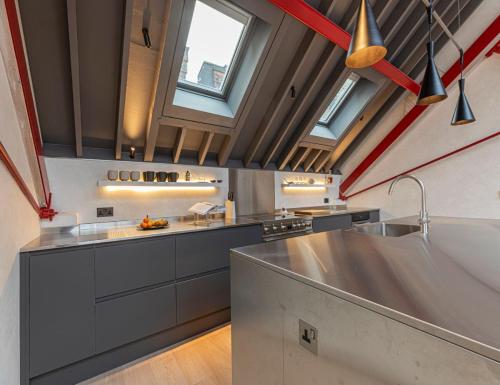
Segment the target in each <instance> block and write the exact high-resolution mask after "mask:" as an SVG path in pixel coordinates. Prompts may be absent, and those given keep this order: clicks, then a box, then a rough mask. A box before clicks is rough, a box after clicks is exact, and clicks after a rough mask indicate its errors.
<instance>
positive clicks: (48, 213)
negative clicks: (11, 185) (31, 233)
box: [0, 142, 57, 220]
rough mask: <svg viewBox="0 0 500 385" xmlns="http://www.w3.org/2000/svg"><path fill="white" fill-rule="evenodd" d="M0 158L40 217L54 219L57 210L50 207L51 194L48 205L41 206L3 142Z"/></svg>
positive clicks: (0, 143)
mask: <svg viewBox="0 0 500 385" xmlns="http://www.w3.org/2000/svg"><path fill="white" fill-rule="evenodd" d="M0 160H1V161H2V163H3V164H4V165H5V167H6V168H7V171H8V172H9V173H10V175H11V176H12V178H13V179H14V181H15V182H16V184H17V185H18V187H19V189H20V190H21V192H22V193H23V195H24V196H25V197H26V199H27V200H28V202H29V204H30V205H31V207H33V209H34V210H35V211H36V212H37V213H38V215H39V216H40V218H42V219H49V220H52V218H54V216H55V215H56V214H57V212H56V211H54V210H53V209H52V208H50V203H51V196H50V195H49V202H48V205H47V207H40V206H39V205H38V202H37V201H36V200H35V198H33V195H32V194H31V192H30V189H29V187H28V186H27V185H26V183H25V182H24V180H23V178H22V176H21V174H20V173H19V171H18V169H17V168H16V166H15V164H14V162H13V161H12V158H11V157H10V156H9V154H8V152H7V150H6V148H5V147H4V145H3V144H2V142H0Z"/></svg>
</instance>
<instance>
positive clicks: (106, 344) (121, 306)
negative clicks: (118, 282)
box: [96, 285, 176, 353]
mask: <svg viewBox="0 0 500 385" xmlns="http://www.w3.org/2000/svg"><path fill="white" fill-rule="evenodd" d="M175 322H176V306H175V285H169V286H162V287H159V288H155V289H151V290H147V291H143V292H139V293H135V294H131V295H127V296H124V297H120V298H116V299H113V300H110V301H104V302H100V303H98V304H97V305H96V350H97V353H102V352H104V351H106V350H109V349H112V348H115V347H117V346H120V345H123V344H126V343H128V342H132V341H135V340H138V339H141V338H143V337H147V336H149V335H151V334H155V333H158V332H160V331H162V330H165V329H169V328H171V327H173V326H175Z"/></svg>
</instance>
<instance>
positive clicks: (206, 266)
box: [175, 225, 262, 278]
mask: <svg viewBox="0 0 500 385" xmlns="http://www.w3.org/2000/svg"><path fill="white" fill-rule="evenodd" d="M259 242H262V233H261V226H260V225H256V226H245V227H234V228H229V229H221V230H209V231H200V232H198V233H192V234H183V235H179V236H177V238H176V254H175V255H176V276H177V278H182V277H187V276H190V275H194V274H200V273H205V272H208V271H211V270H216V269H221V268H224V267H227V266H229V250H230V249H232V248H235V247H241V246H246V245H251V244H254V243H259Z"/></svg>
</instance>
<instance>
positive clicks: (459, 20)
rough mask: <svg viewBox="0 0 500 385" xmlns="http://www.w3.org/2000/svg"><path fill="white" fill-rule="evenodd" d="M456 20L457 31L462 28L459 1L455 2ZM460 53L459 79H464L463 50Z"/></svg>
mask: <svg viewBox="0 0 500 385" xmlns="http://www.w3.org/2000/svg"><path fill="white" fill-rule="evenodd" d="M457 20H458V30H457V32H458V31H460V28H462V20H461V19H460V0H457ZM459 51H460V79H463V78H464V50H463V49H462V48H460V49H459Z"/></svg>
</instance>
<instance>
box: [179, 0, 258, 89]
mask: <svg viewBox="0 0 500 385" xmlns="http://www.w3.org/2000/svg"><path fill="white" fill-rule="evenodd" d="M250 20H251V19H250V16H249V15H247V14H246V13H244V12H243V11H241V10H239V9H236V8H235V7H234V6H233V5H231V4H228V3H226V2H223V1H220V0H203V1H202V0H197V1H196V4H195V8H194V13H193V18H192V20H191V26H190V28H189V35H188V39H187V43H186V48H185V51H184V57H183V61H182V66H181V70H180V73H179V78H178V86H180V87H182V88H188V89H192V90H195V91H198V92H202V93H209V94H210V93H211V94H216V95H217V96H222V95H224V94H225V91H226V89H227V87H228V84H229V83H230V80H231V74H232V73H234V69H235V68H234V67H235V66H236V65H237V62H238V56H239V55H240V54H241V50H242V46H243V43H244V40H245V35H246V32H247V30H248V26H249V23H250Z"/></svg>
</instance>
